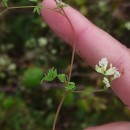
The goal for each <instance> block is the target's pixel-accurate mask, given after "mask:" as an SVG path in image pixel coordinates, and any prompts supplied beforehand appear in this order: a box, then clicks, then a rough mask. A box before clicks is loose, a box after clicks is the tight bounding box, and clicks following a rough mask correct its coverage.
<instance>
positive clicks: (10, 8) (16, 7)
mask: <svg viewBox="0 0 130 130" xmlns="http://www.w3.org/2000/svg"><path fill="white" fill-rule="evenodd" d="M35 7H36V6H13V7H7V8H6V9H5V10H4V11H3V12H1V13H0V16H1V15H2V14H4V13H5V12H6V11H8V10H12V9H25V8H35Z"/></svg>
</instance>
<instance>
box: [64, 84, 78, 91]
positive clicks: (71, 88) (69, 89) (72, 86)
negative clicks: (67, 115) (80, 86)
mask: <svg viewBox="0 0 130 130" xmlns="http://www.w3.org/2000/svg"><path fill="white" fill-rule="evenodd" d="M65 88H66V90H67V91H71V90H75V89H76V86H75V83H74V82H69V83H68V85H67V86H66V87H65Z"/></svg>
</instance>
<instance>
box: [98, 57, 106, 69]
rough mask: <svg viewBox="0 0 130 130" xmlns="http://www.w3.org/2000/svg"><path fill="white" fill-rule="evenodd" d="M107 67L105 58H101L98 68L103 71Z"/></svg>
mask: <svg viewBox="0 0 130 130" xmlns="http://www.w3.org/2000/svg"><path fill="white" fill-rule="evenodd" d="M107 65H108V61H107V58H106V57H105V58H102V59H101V60H100V61H99V66H100V67H102V68H103V69H104V71H105V70H106V68H107Z"/></svg>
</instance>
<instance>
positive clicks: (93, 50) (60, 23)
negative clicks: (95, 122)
mask: <svg viewBox="0 0 130 130" xmlns="http://www.w3.org/2000/svg"><path fill="white" fill-rule="evenodd" d="M43 5H44V7H47V8H55V7H56V5H55V2H54V0H44V1H43ZM64 10H65V12H66V14H67V16H68V17H69V19H70V21H71V23H72V24H73V26H74V29H75V32H76V52H77V53H78V54H79V55H80V56H81V57H82V58H83V59H84V60H85V61H86V62H87V63H88V64H89V65H90V66H92V67H93V68H94V67H95V65H96V64H98V62H99V60H100V59H101V58H103V57H106V58H107V59H108V61H109V63H112V64H113V66H115V67H117V68H118V71H120V73H121V74H122V75H121V77H120V78H118V79H116V80H114V81H113V83H112V86H111V87H112V90H113V91H114V92H115V94H116V95H117V96H118V97H119V98H120V99H121V100H122V102H123V103H124V104H125V105H126V106H128V107H129V108H130V80H129V79H130V60H129V59H130V50H129V49H128V48H127V47H125V46H124V45H122V44H121V43H120V42H119V41H117V40H116V39H114V38H113V37H112V36H110V35H109V34H108V33H106V32H104V31H103V30H101V29H100V28H98V27H97V26H95V25H94V24H93V23H91V22H90V21H89V20H88V19H86V18H85V17H84V16H82V15H81V14H80V13H79V12H78V11H76V10H75V9H73V8H71V7H70V6H67V7H64ZM41 15H42V17H43V19H44V20H45V21H46V22H47V23H48V25H49V26H50V28H51V29H52V30H53V31H54V32H55V33H56V34H57V35H58V36H59V37H60V38H62V39H63V40H64V41H65V42H66V43H68V44H69V45H70V46H72V44H73V31H72V28H71V26H70V24H69V22H68V21H67V19H66V18H65V17H64V16H63V15H61V14H59V13H57V12H54V11H50V10H47V9H44V8H43V9H42V10H41ZM85 130H130V123H129V122H116V123H110V124H106V125H102V126H96V127H91V128H87V129H85Z"/></svg>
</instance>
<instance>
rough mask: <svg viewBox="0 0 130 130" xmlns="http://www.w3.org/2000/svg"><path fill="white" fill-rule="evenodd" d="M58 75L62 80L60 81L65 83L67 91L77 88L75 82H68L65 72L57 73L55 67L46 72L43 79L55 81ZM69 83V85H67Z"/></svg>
mask: <svg viewBox="0 0 130 130" xmlns="http://www.w3.org/2000/svg"><path fill="white" fill-rule="evenodd" d="M56 77H58V79H59V80H60V82H62V83H65V89H66V91H72V90H75V89H76V86H75V83H74V82H68V76H67V75H65V74H57V70H56V69H55V68H54V67H53V68H52V69H50V70H49V71H48V73H47V74H45V77H44V78H43V79H42V81H41V82H43V81H53V80H54V79H55V78H56ZM66 84H67V85H66Z"/></svg>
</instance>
